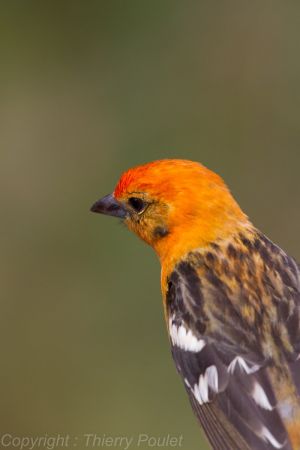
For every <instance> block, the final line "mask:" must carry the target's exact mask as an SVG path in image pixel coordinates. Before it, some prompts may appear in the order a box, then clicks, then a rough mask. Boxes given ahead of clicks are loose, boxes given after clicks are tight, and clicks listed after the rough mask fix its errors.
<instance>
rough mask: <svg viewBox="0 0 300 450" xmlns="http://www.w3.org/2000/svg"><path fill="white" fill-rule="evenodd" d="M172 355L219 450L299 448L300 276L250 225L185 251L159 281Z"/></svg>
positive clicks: (212, 440) (193, 403) (205, 428)
mask: <svg viewBox="0 0 300 450" xmlns="http://www.w3.org/2000/svg"><path fill="white" fill-rule="evenodd" d="M166 282H167V284H168V289H167V294H166V311H167V317H168V322H169V331H170V336H171V343H172V352H173V356H174V359H175V362H176V365H177V368H178V371H179V372H180V374H181V375H182V377H183V379H184V383H185V387H186V389H187V391H188V393H189V396H190V399H191V403H192V405H193V408H194V410H195V411H196V414H197V416H198V418H199V420H200V422H201V424H202V426H203V428H204V430H205V432H206V434H207V436H208V439H209V440H210V442H211V444H212V445H213V447H214V448H216V449H227V448H228V449H229V448H230V449H243V448H255V449H268V448H283V449H288V448H294V449H297V448H300V404H299V395H300V282H299V269H298V266H297V264H296V263H295V261H294V260H293V259H292V258H290V257H288V256H287V255H286V254H285V253H284V252H283V251H282V250H281V249H280V248H279V247H278V246H276V245H275V244H273V243H272V242H271V241H270V240H269V239H267V238H266V237H265V236H264V235H263V234H262V233H260V232H258V231H257V230H255V229H254V228H253V227H252V228H247V229H245V230H244V231H240V232H239V233H238V234H236V235H234V236H232V237H231V238H230V239H227V240H219V241H218V242H214V243H213V244H211V245H209V246H207V247H206V248H205V249H203V248H202V249H201V250H197V249H195V251H192V252H189V253H188V254H187V255H186V256H185V258H184V259H182V260H181V261H180V262H179V263H178V264H177V265H176V266H175V268H174V270H173V271H172V273H170V274H169V275H168V277H167V279H166Z"/></svg>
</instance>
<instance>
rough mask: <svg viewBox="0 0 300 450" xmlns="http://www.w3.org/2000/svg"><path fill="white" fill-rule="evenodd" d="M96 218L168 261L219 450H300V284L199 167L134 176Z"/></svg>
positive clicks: (183, 355)
mask: <svg viewBox="0 0 300 450" xmlns="http://www.w3.org/2000/svg"><path fill="white" fill-rule="evenodd" d="M92 210H93V211H95V212H100V213H105V214H109V215H114V216H117V217H121V218H122V219H123V220H124V223H125V224H126V225H127V226H128V228H129V229H130V230H132V231H133V232H135V233H136V234H137V235H138V236H139V237H141V238H142V239H143V240H144V241H145V242H147V243H148V244H149V245H151V246H152V247H153V248H154V250H155V251H156V253H157V254H158V256H159V259H160V262H161V266H162V275H161V285H162V292H163V299H164V310H165V316H166V320H167V326H168V331H169V334H170V342H171V348H172V353H173V357H174V360H175V362H176V366H177V369H178V371H179V373H180V375H181V376H182V378H183V380H184V384H185V388H186V390H187V392H188V395H189V397H190V400H191V404H192V406H193V408H194V411H195V413H196V415H197V417H198V419H199V421H200V423H201V425H202V427H203V428H204V431H205V433H206V435H207V437H208V439H209V442H210V443H211V445H212V447H213V448H214V449H219V450H234V449H236V450H243V449H258V450H267V449H271V448H280V449H284V450H288V449H291V448H294V449H297V448H300V435H299V429H300V403H299V394H300V275H299V269H298V265H297V264H296V262H295V261H294V260H293V258H290V257H289V256H288V255H286V253H285V252H284V251H283V250H281V249H280V248H279V247H278V246H276V245H275V244H273V243H272V242H271V241H270V240H269V239H268V238H266V237H265V236H264V235H263V234H262V233H260V232H259V231H258V230H257V229H256V228H255V227H254V226H253V225H252V223H251V222H250V221H249V219H248V217H247V216H246V215H245V214H244V213H243V212H242V210H241V209H240V207H239V206H238V204H237V203H236V201H235V200H234V198H233V197H232V195H231V193H230V191H229V189H228V188H227V186H226V185H225V183H224V182H223V180H222V179H221V178H220V177H219V176H218V175H216V174H215V173H213V172H212V171H210V170H209V169H207V168H205V167H204V166H202V165H201V164H199V163H195V162H191V161H185V160H161V161H155V162H152V163H149V164H145V165H142V166H138V167H136V168H133V169H129V170H128V171H127V172H125V173H124V174H123V175H122V176H121V178H120V180H119V182H118V184H117V186H116V188H115V190H114V193H113V195H109V196H107V197H105V198H104V199H101V200H100V201H98V202H96V203H95V205H93V207H92Z"/></svg>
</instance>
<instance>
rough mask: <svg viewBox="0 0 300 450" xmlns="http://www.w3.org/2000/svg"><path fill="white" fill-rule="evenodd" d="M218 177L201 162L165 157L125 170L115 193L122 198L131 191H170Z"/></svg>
mask: <svg viewBox="0 0 300 450" xmlns="http://www.w3.org/2000/svg"><path fill="white" fill-rule="evenodd" d="M212 178H213V179H215V180H216V179H218V178H219V177H218V176H217V175H216V174H214V173H213V172H211V171H209V170H208V169H206V168H205V167H204V166H202V165H201V164H199V163H196V162H192V161H187V160H181V159H163V160H159V161H154V162H151V163H148V164H144V165H141V166H137V167H134V168H132V169H129V170H127V171H126V172H124V173H123V174H122V176H121V178H120V180H119V182H118V184H117V186H116V188H115V191H114V195H115V196H116V197H117V198H121V197H122V196H124V195H125V194H126V193H131V192H144V191H150V192H152V193H154V192H157V191H158V192H161V193H163V192H165V193H166V192H168V191H170V192H171V191H173V190H174V187H175V186H177V187H178V188H179V187H180V186H181V185H182V186H184V185H185V184H193V182H195V181H197V182H198V183H199V180H200V179H202V180H203V181H204V180H205V179H206V180H207V179H212Z"/></svg>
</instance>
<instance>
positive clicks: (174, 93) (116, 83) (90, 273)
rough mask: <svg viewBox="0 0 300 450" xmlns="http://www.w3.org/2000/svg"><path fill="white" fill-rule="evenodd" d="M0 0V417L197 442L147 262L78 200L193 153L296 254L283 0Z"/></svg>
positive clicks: (295, 143) (27, 425) (295, 73)
mask: <svg viewBox="0 0 300 450" xmlns="http://www.w3.org/2000/svg"><path fill="white" fill-rule="evenodd" d="M0 9H1V14H0V51H1V71H0V81H1V84H0V86H1V87H0V92H1V97H0V98H1V102H0V141H1V150H0V151H1V160H0V184H1V191H0V192H1V197H2V199H1V211H2V213H1V224H0V227H1V256H2V258H1V264H0V265H1V267H0V269H1V272H0V273H1V285H2V295H1V298H2V301H1V314H0V342H1V371H0V378H1V382H0V397H1V430H2V431H3V432H8V433H12V434H13V435H17V436H20V435H26V436H37V435H38V436H39V435H43V434H45V433H48V434H49V435H51V434H55V433H62V434H66V433H69V434H71V435H73V436H81V435H83V434H85V433H97V434H99V435H103V434H106V435H112V436H122V435H130V436H137V435H138V434H139V433H147V434H149V435H153V436H163V435H167V434H170V435H173V436H178V435H180V434H182V435H183V437H184V440H183V446H182V448H184V449H187V450H196V449H199V448H203V449H205V448H207V447H206V444H205V441H204V440H203V438H202V437H201V433H200V430H199V427H198V425H197V423H196V420H195V419H194V417H193V413H192V411H191V409H190V406H189V404H188V400H187V398H186V395H185V392H184V388H183V386H182V384H181V381H180V380H179V377H178V376H177V374H176V371H175V368H174V367H173V362H172V360H171V355H170V352H169V345H168V339H167V334H166V331H165V325H164V320H163V314H162V307H161V295H160V285H159V281H160V280H159V278H160V268H159V263H158V261H157V259H156V257H155V255H154V254H153V252H152V251H151V249H150V248H147V247H146V246H145V245H144V244H143V243H141V242H140V241H139V240H138V239H137V238H136V237H135V236H133V235H131V234H130V233H129V232H128V231H127V230H126V229H125V228H124V227H123V226H121V225H119V224H118V223H117V221H115V220H113V219H112V218H106V217H100V216H97V215H93V214H91V213H89V207H90V205H91V204H92V203H93V202H94V201H95V200H97V199H98V198H99V197H100V196H102V195H104V194H107V193H109V192H110V191H112V190H113V187H114V185H115V183H116V181H117V179H118V177H119V175H120V173H121V172H122V171H123V170H125V169H127V168H128V167H130V166H133V165H137V164H140V163H143V162H147V161H150V160H154V159H158V158H166V157H181V158H187V159H193V160H197V161H201V162H202V163H204V164H205V165H207V166H209V167H210V168H211V169H213V170H215V171H217V172H218V173H219V174H220V175H222V176H223V177H224V178H225V180H226V181H227V183H228V184H229V186H230V188H231V189H232V191H233V193H234V195H235V197H236V198H237V199H238V201H239V203H240V204H241V205H242V207H243V209H244V210H245V211H246V212H247V213H248V214H249V215H250V217H251V219H252V220H253V221H254V223H255V224H256V225H257V226H258V227H259V228H261V229H262V231H264V232H265V233H266V234H267V235H268V236H269V237H270V238H272V239H273V240H275V241H276V242H278V243H279V244H280V245H281V246H282V247H283V248H285V249H286V250H288V251H289V252H290V253H291V254H292V255H294V256H295V257H296V258H298V260H299V259H300V241H299V236H298V229H299V223H300V211H299V206H298V205H299V200H298V199H299V195H300V187H299V175H298V171H299V163H300V150H299V149H300V145H299V144H300V133H299V130H300V116H299V109H300V89H299V84H300V58H299V42H300V27H299V20H300V5H299V3H298V2H281V1H279V0H278V1H266V2H237V1H230V2H206V1H199V2H197V1H188V2H181V1H179V0H175V1H174V0H172V1H171V0H163V1H158V0H155V1H151V2H150V1H149V2H147V1H145V0H143V1H135V0H134V1H133V0H130V1H128V2H123V1H117V0H113V1H111V2H108V1H107V2H104V1H95V0H91V1H89V2H84V1H81V2H80V1H61V2H59V1H53V2H30V1H28V2H6V3H4V2H3V3H2V5H1V8H0ZM78 448H84V447H83V444H81V446H80V445H79V444H78ZM131 448H136V447H134V445H133V446H132V447H131ZM140 448H146V447H140Z"/></svg>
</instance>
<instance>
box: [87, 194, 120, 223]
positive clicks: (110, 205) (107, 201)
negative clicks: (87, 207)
mask: <svg viewBox="0 0 300 450" xmlns="http://www.w3.org/2000/svg"><path fill="white" fill-rule="evenodd" d="M91 211H92V212H95V213H100V214H106V215H107V216H115V217H120V219H124V218H125V217H126V216H127V211H126V209H125V208H124V206H123V205H122V203H120V202H119V201H118V200H116V199H115V197H114V196H113V195H112V194H109V195H106V196H105V197H103V198H100V200H98V201H97V202H96V203H94V204H93V206H92V207H91Z"/></svg>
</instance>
